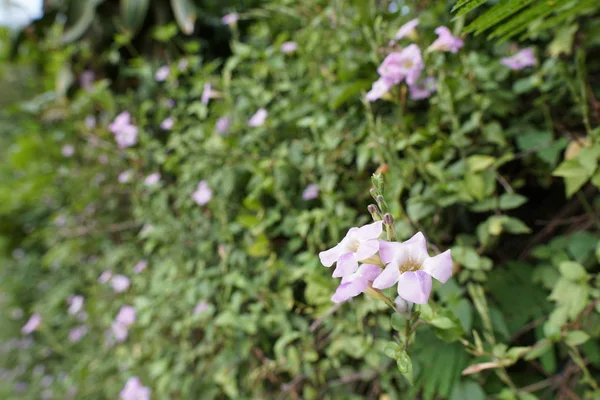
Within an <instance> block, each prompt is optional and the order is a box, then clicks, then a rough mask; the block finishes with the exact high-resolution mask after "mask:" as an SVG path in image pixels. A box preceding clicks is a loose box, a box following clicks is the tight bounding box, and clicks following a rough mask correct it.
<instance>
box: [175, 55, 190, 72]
mask: <svg viewBox="0 0 600 400" xmlns="http://www.w3.org/2000/svg"><path fill="white" fill-rule="evenodd" d="M189 64H190V62H189V61H188V59H187V58H182V59H181V60H179V63H177V68H178V69H179V71H181V72H183V71H185V70H186V69H187V67H188V65H189Z"/></svg>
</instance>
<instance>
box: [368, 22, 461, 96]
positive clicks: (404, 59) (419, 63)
mask: <svg viewBox="0 0 600 400" xmlns="http://www.w3.org/2000/svg"><path fill="white" fill-rule="evenodd" d="M418 25H419V20H418V19H413V20H410V21H408V22H407V23H406V24H404V25H403V26H402V27H401V28H400V29H399V30H398V32H397V33H396V35H395V36H394V40H400V39H403V38H405V37H408V38H415V37H416V27H417V26H418ZM435 33H437V35H438V38H437V39H436V40H435V41H434V42H433V43H432V44H431V45H430V46H429V48H428V51H449V52H451V53H456V52H458V50H459V49H460V48H461V47H462V46H463V41H462V39H460V38H458V37H456V36H453V35H452V33H451V32H450V30H449V29H448V28H446V27H445V26H440V27H438V28H436V30H435ZM424 67H425V63H424V62H423V56H422V54H421V49H420V48H419V46H417V45H416V44H414V43H413V44H410V45H408V46H406V47H405V48H403V49H402V50H400V51H394V52H392V53H390V54H388V55H387V56H386V57H385V59H384V60H383V62H382V63H381V65H380V66H379V68H377V72H378V73H379V79H378V80H377V81H375V82H374V83H373V87H372V88H371V90H370V91H369V92H368V93H367V96H366V99H367V100H368V101H371V102H372V101H375V100H377V99H379V98H381V97H382V96H383V95H384V94H386V93H387V92H388V91H389V90H390V89H391V88H392V87H393V86H395V85H398V84H400V83H401V82H403V81H404V82H406V84H407V85H408V87H409V90H410V97H411V98H412V99H413V100H420V99H424V98H427V97H429V96H431V94H432V93H433V92H435V85H436V82H435V79H434V78H432V77H428V78H425V79H423V81H421V82H419V78H420V76H421V72H422V71H423V68H424Z"/></svg>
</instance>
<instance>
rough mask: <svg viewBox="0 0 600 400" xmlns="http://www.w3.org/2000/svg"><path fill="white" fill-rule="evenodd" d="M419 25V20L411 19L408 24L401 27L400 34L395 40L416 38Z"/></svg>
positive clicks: (397, 33) (398, 33)
mask: <svg viewBox="0 0 600 400" xmlns="http://www.w3.org/2000/svg"><path fill="white" fill-rule="evenodd" d="M418 25H419V18H415V19H411V20H410V21H408V22H407V23H405V24H404V25H402V26H401V27H400V29H398V32H396V35H395V36H394V39H396V40H400V39H402V38H403V37H405V36H409V37H410V36H414V34H415V33H416V29H415V28H416V27H417V26H418Z"/></svg>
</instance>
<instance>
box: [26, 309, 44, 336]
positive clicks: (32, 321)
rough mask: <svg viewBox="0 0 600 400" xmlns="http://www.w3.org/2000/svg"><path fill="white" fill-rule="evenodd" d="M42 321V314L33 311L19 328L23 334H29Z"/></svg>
mask: <svg viewBox="0 0 600 400" xmlns="http://www.w3.org/2000/svg"><path fill="white" fill-rule="evenodd" d="M41 323H42V316H41V315H40V314H38V313H34V314H32V315H31V317H30V318H29V321H27V323H26V324H25V325H23V327H22V328H21V333H23V335H29V334H30V333H31V332H33V331H36V330H37V329H38V328H39V327H40V324H41Z"/></svg>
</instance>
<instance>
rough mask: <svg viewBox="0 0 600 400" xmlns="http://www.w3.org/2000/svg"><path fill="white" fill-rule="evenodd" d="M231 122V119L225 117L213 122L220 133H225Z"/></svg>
mask: <svg viewBox="0 0 600 400" xmlns="http://www.w3.org/2000/svg"><path fill="white" fill-rule="evenodd" d="M230 124H231V119H229V118H227V117H221V118H219V119H218V120H217V123H216V124H215V129H216V131H217V132H218V133H219V134H220V135H225V134H226V133H227V131H228V130H229V125H230Z"/></svg>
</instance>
